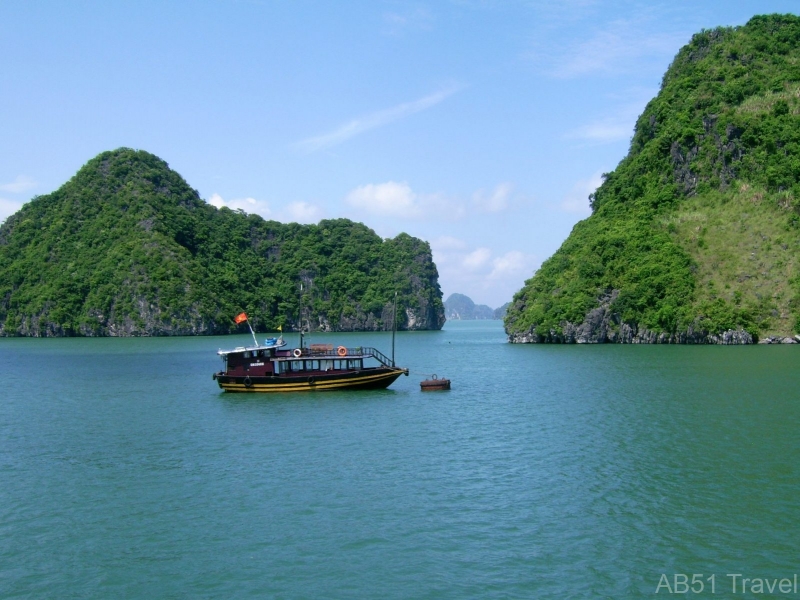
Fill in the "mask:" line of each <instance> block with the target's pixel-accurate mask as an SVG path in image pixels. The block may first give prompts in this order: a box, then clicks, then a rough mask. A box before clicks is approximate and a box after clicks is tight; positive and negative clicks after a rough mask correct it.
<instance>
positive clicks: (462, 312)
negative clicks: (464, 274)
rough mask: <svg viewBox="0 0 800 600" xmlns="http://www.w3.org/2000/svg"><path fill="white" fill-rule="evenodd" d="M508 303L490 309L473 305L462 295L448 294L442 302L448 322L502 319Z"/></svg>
mask: <svg viewBox="0 0 800 600" xmlns="http://www.w3.org/2000/svg"><path fill="white" fill-rule="evenodd" d="M508 305H509V303H506V304H504V305H503V306H501V307H500V308H494V309H493V308H490V307H488V306H486V305H485V304H475V303H474V302H473V301H472V299H471V298H470V297H469V296H465V295H464V294H450V295H449V296H448V297H447V300H445V301H444V311H445V317H446V318H447V319H448V320H449V321H462V320H463V321H471V320H475V319H502V318H503V317H504V316H505V313H506V308H507V307H508Z"/></svg>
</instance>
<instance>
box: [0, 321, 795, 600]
mask: <svg viewBox="0 0 800 600" xmlns="http://www.w3.org/2000/svg"><path fill="white" fill-rule="evenodd" d="M287 338H288V341H289V342H290V343H296V341H297V340H296V336H287ZM247 339H248V338H246V337H245V336H233V337H199V338H156V339H152V338H151V339H0V375H1V376H2V399H1V400H0V598H4V599H5V598H81V599H89V598H102V599H106V598H147V599H152V598H287V599H293V598H309V599H323V598H331V599H338V598H382V599H383V598H388V599H393V598H398V599H400V598H402V599H407V598H448V599H449V598H452V599H465V598H476V599H478V598H480V599H491V598H536V599H540V598H642V597H651V596H653V595H654V594H655V593H656V592H658V597H661V596H662V595H663V596H670V593H669V592H670V591H672V592H673V594H672V595H673V596H674V595H680V596H681V597H683V592H686V591H687V588H684V587H682V586H684V585H687V586H688V585H691V586H693V589H694V590H695V591H698V590H700V585H699V584H700V583H702V588H703V589H702V590H701V591H699V593H692V592H691V591H689V593H688V594H686V596H687V597H692V598H704V597H709V598H710V597H714V596H716V597H720V598H728V597H737V598H738V597H758V598H768V597H787V598H800V590H797V591H796V592H795V591H794V588H792V589H791V590H790V592H788V593H780V591H779V589H780V588H779V587H778V582H780V580H781V579H788V580H790V581H793V578H794V576H795V574H796V573H800V368H798V367H800V346H751V347H719V346H619V345H600V346H557V345H553V346H547V345H510V344H508V343H506V340H505V336H504V334H503V329H502V323H501V322H499V321H473V322H450V323H447V324H446V325H445V328H444V330H443V331H440V332H415V333H399V334H398V336H397V342H396V353H397V363H398V364H399V365H401V366H407V367H409V368H410V370H411V374H410V376H409V377H401V378H400V379H399V380H398V381H397V382H395V383H394V384H393V385H392V387H391V388H390V389H388V390H381V391H360V392H317V393H314V392H309V393H299V394H284V395H258V394H226V393H223V392H221V391H220V390H219V388H218V387H217V384H216V382H214V381H212V379H211V374H212V373H213V372H214V371H216V370H218V369H219V368H220V366H221V361H220V359H219V357H218V356H217V355H216V351H217V349H218V348H219V347H223V348H231V347H234V346H237V345H241V344H244V343H246V342H247ZM310 341H311V342H322V343H325V342H331V343H337V344H338V343H343V344H344V345H346V346H356V345H367V346H375V347H377V348H378V349H380V350H382V351H383V352H385V353H387V354H390V353H391V337H390V334H330V335H322V334H320V335H314V336H312V339H311V340H310ZM433 373H436V374H437V375H438V376H439V377H448V378H450V379H451V380H452V382H453V383H452V390H451V391H449V392H425V393H423V392H421V391H420V388H419V382H420V381H421V380H422V379H425V378H426V377H428V376H429V375H431V374H433ZM737 574H738V575H739V578H738V579H737V578H736V577H732V576H730V575H737ZM696 575H699V578H698V577H696ZM684 577H686V579H684ZM693 577H694V579H693ZM745 578H747V579H749V580H750V581H749V582H744V579H745ZM754 580H761V586H762V591H763V592H764V593H763V594H757V593H756V594H755V595H753V594H752V591H753V586H754V585H757V583H755V582H754ZM775 580H778V581H777V582H776V581H775ZM734 583H736V584H738V589H737V590H736V592H735V593H734V591H732V585H733V584H734ZM765 584H766V586H769V585H772V589H773V593H768V589H769V588H768V587H765ZM742 585H745V586H748V587H746V590H747V591H746V593H742ZM667 586H668V587H667ZM712 587H713V589H712ZM668 588H669V589H668ZM783 588H784V590H785V589H786V585H784V586H783ZM675 592H679V593H680V594H676V593H675ZM712 592H714V593H712Z"/></svg>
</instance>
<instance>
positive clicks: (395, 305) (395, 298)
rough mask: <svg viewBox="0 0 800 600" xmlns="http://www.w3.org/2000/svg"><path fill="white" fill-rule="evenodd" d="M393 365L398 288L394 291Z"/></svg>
mask: <svg viewBox="0 0 800 600" xmlns="http://www.w3.org/2000/svg"><path fill="white" fill-rule="evenodd" d="M392 321H393V323H392V366H393V367H394V366H395V364H394V334H395V333H397V290H395V292H394V311H393V312H392Z"/></svg>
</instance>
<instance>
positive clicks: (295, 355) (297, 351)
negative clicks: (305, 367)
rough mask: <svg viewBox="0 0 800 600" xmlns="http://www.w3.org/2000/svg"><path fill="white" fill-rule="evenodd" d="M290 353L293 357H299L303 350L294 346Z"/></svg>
mask: <svg viewBox="0 0 800 600" xmlns="http://www.w3.org/2000/svg"><path fill="white" fill-rule="evenodd" d="M292 354H293V355H294V357H295V358H300V357H301V356H302V355H303V351H302V350H301V349H300V348H295V349H294V350H292Z"/></svg>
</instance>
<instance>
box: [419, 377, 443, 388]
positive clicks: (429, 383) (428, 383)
mask: <svg viewBox="0 0 800 600" xmlns="http://www.w3.org/2000/svg"><path fill="white" fill-rule="evenodd" d="M419 387H420V388H421V389H422V391H423V392H433V391H436V390H449V389H450V380H449V379H439V378H438V377H437V376H436V375H432V376H431V378H430V379H426V380H425V381H422V382H420V384H419Z"/></svg>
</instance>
